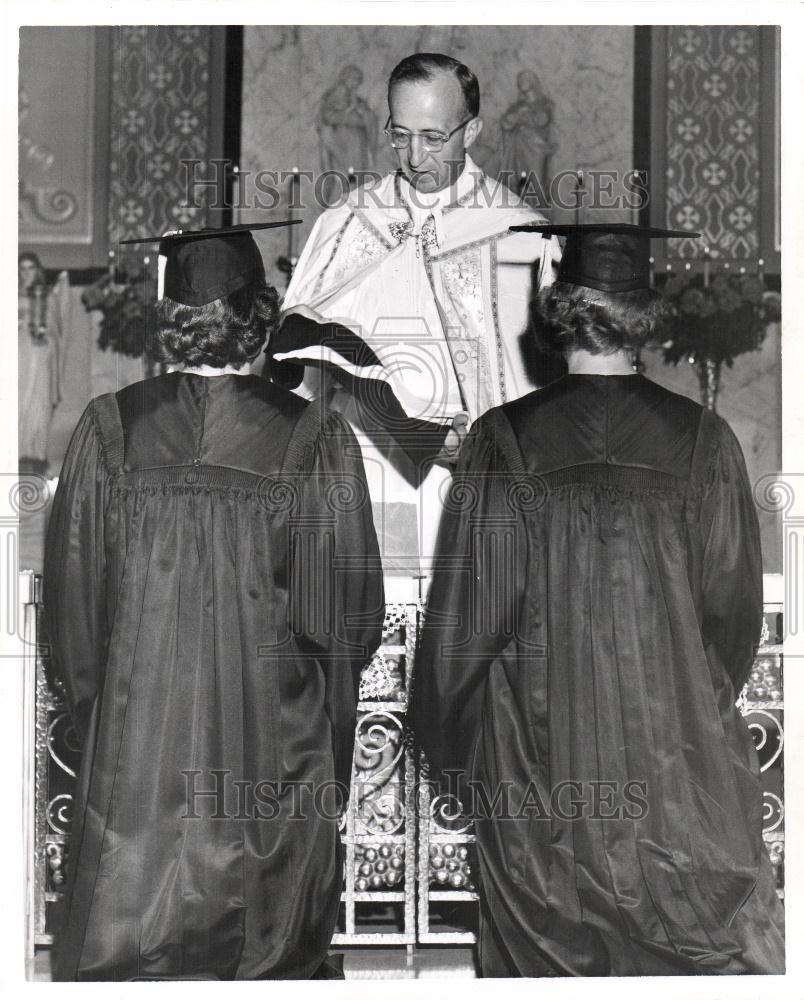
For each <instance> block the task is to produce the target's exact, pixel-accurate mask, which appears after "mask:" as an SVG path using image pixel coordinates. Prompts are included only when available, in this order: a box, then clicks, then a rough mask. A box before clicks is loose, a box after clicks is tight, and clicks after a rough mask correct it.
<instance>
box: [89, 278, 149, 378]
mask: <svg viewBox="0 0 804 1000" xmlns="http://www.w3.org/2000/svg"><path fill="white" fill-rule="evenodd" d="M81 301H82V303H83V304H84V308H85V309H86V310H87V311H88V312H91V311H92V310H95V309H98V310H100V312H101V313H102V314H103V317H102V319H101V323H100V333H99V335H98V347H100V348H101V350H103V351H108V350H112V351H117V352H118V353H119V354H125V355H127V356H128V357H130V358H141V357H143V356H145V357H146V359H147V353H148V338H149V333H150V331H151V330H152V328H153V307H154V303H155V302H156V279H155V278H154V277H153V275H152V274H151V273H150V271H149V270H148V268H147V267H142V268H141V269H140V270H139V271H137V272H135V273H134V274H129V273H128V272H127V271H125V270H122V271H121V270H115V269H114V268H110V269H109V271H108V272H107V273H106V274H104V275H103V276H102V277H101V278H100V279H99V280H98V281H96V282H95V284H94V285H90V286H89V287H88V288H87V289H86V290H85V291H84V293H83V294H82V296H81Z"/></svg>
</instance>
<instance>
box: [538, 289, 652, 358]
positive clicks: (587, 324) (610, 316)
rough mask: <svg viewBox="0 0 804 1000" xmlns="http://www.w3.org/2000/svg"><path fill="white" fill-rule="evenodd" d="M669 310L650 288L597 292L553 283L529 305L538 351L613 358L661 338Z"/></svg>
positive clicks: (542, 290)
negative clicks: (622, 352)
mask: <svg viewBox="0 0 804 1000" xmlns="http://www.w3.org/2000/svg"><path fill="white" fill-rule="evenodd" d="M668 313H669V306H668V305H667V303H666V301H665V300H664V299H663V298H662V297H661V295H660V294H659V293H658V292H656V291H654V290H653V289H651V288H640V289H636V290H635V291H632V292H601V291H598V290H597V289H595V288H584V287H582V286H580V285H572V284H568V283H566V282H562V281H558V282H556V283H555V284H554V285H548V286H547V287H546V288H542V289H541V291H540V292H539V294H538V295H537V296H536V298H535V300H534V301H533V302H532V303H531V318H532V325H533V331H534V334H535V336H536V342H537V344H538V346H539V348H540V349H541V350H542V351H547V352H550V353H554V354H564V355H566V354H567V353H569V352H570V351H573V350H583V351H589V353H590V354H614V352H615V351H619V350H623V349H625V350H629V349H630V350H636V349H638V348H640V347H643V346H644V345H645V344H646V343H647V342H648V341H649V340H656V339H661V334H662V331H663V328H664V323H665V321H666V318H667V316H668Z"/></svg>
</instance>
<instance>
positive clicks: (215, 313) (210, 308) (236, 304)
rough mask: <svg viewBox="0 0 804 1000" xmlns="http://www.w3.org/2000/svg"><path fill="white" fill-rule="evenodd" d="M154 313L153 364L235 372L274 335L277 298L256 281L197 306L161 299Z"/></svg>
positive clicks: (264, 284) (263, 283)
mask: <svg viewBox="0 0 804 1000" xmlns="http://www.w3.org/2000/svg"><path fill="white" fill-rule="evenodd" d="M155 313H156V323H157V325H156V331H155V333H154V353H155V355H156V357H157V359H158V360H159V361H162V362H166V363H168V364H183V365H189V366H191V367H195V366H197V365H211V366H212V367H214V368H224V367H225V366H226V365H233V366H234V367H235V368H240V367H241V366H242V365H244V364H245V363H246V362H247V361H252V360H253V359H254V358H256V357H257V355H258V354H259V352H260V348H261V347H262V346H263V344H264V343H265V340H266V338H270V336H271V334H272V333H273V332H274V331H275V330H276V326H277V319H278V316H279V297H278V295H277V293H276V290H275V289H274V288H272V287H271V286H270V285H268V284H266V282H265V281H259V282H255V283H253V284H250V285H246V286H245V287H244V288H239V289H237V291H234V292H232V293H231V294H230V295H226V296H224V297H223V298H220V299H214V300H213V301H212V302H208V303H207V304H206V305H203V306H186V305H183V304H182V303H180V302H175V301H174V300H173V299H170V298H163V299H160V300H159V301H158V302H157V303H156V307H155Z"/></svg>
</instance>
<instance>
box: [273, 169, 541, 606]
mask: <svg viewBox="0 0 804 1000" xmlns="http://www.w3.org/2000/svg"><path fill="white" fill-rule="evenodd" d="M542 221H545V220H544V219H543V218H542V216H540V215H539V214H538V213H537V212H535V211H533V210H532V209H531V208H529V207H528V206H527V205H525V204H524V203H522V202H521V201H520V200H519V199H518V198H517V197H516V196H515V195H514V194H513V193H512V192H511V191H510V190H509V189H508V188H506V187H505V186H504V185H502V184H499V183H498V182H496V181H494V180H493V179H491V178H489V177H487V176H486V175H485V174H483V173H482V171H480V169H479V168H478V167H477V166H475V164H474V163H473V162H472V161H471V159H469V158H468V157H467V159H466V163H465V166H464V169H463V171H462V172H461V174H460V176H459V177H458V179H457V181H456V182H455V184H453V185H452V186H451V187H450V188H447V189H445V190H443V191H439V192H436V193H434V194H422V193H419V192H416V191H413V190H412V189H411V188H410V185H409V184H408V182H407V181H406V180H405V179H404V178H403V177H401V175H400V174H389V175H387V176H386V177H384V178H382V180H380V181H379V183H376V184H375V185H374V186H368V185H367V186H364V187H360V188H357V189H356V190H355V191H353V192H352V193H351V194H350V196H349V198H348V200H347V201H346V202H345V204H343V205H342V206H339V207H337V208H333V209H330V210H328V211H326V212H324V213H323V215H321V217H320V218H319V219H318V221H317V222H316V224H315V226H314V228H313V231H312V233H311V235H310V238H309V240H308V241H307V244H306V245H305V248H304V250H303V252H302V254H301V257H300V258H299V261H298V264H297V266H296V269H295V272H294V274H293V278H292V280H291V283H290V285H289V287H288V290H287V294H286V296H285V300H284V305H283V313H284V315H286V316H287V315H288V314H292V313H294V312H297V311H298V312H303V313H304V314H305V315H307V316H309V317H312V318H314V319H316V320H317V321H318V322H321V323H325V322H326V321H328V320H329V321H335V322H338V323H340V324H342V325H343V326H345V327H347V328H349V329H350V330H351V331H353V332H354V333H355V334H356V335H357V336H358V337H359V338H360V339H361V340H362V341H363V342H364V343H365V344H367V345H368V347H370V348H371V354H372V357H371V359H370V361H369V362H368V363H361V364H360V365H355V364H354V363H352V362H350V361H349V360H348V359H345V358H344V357H343V356H342V355H340V354H339V353H338V352H337V351H335V350H333V349H332V348H331V347H329V346H328V345H327V343H326V337H324V338H322V340H321V341H319V342H318V343H301V344H284V345H283V346H282V348H281V349H280V350H278V351H277V352H275V353H273V358H274V360H275V361H277V362H283V361H295V362H300V363H304V362H308V363H312V364H318V365H319V366H321V367H324V368H326V367H328V366H335V367H336V368H337V369H339V371H340V372H341V373H343V374H344V375H345V376H348V378H349V379H350V380H352V382H353V384H354V381H353V380H354V379H360V380H365V379H369V380H370V379H374V380H377V381H380V382H386V383H388V385H389V386H390V388H391V390H392V391H393V394H394V395H395V397H396V399H397V400H398V401H399V403H400V405H401V408H402V410H404V413H405V414H406V415H407V416H408V417H411V418H414V419H420V420H426V421H431V422H434V423H440V424H450V423H451V421H452V418H453V417H454V416H455V415H456V414H457V413H459V412H461V411H463V412H466V413H467V414H468V415H469V418H470V420H474V419H475V418H476V417H478V416H479V415H480V414H481V413H484V412H485V411H486V410H488V409H489V408H490V407H492V406H496V405H498V404H500V403H503V402H505V401H506V400H511V399H516V398H518V397H519V396H522V395H524V394H525V393H527V392H529V391H531V390H532V389H533V388H534V385H533V382H532V381H531V380H530V379H529V377H528V374H527V370H526V361H525V358H526V353H525V352H523V341H524V339H525V331H526V328H527V321H528V303H529V301H530V298H531V297H532V294H535V291H536V290H537V288H538V287H541V286H542V285H544V284H548V283H550V282H551V281H552V280H553V278H554V267H555V266H556V265H557V263H558V258H559V250H558V245H557V243H556V241H555V240H554V239H549V238H544V237H542V236H541V235H540V234H538V233H513V234H512V233H509V227H510V226H514V225H523V224H527V223H535V222H542ZM315 384H316V379H315V378H313V379H311V378H309V377H308V378H306V379H305V386H306V387H307V390H308V391H313V392H314V391H315ZM341 407H342V409H343V410H344V412H345V413H346V415H347V416H348V417H349V418H350V420H351V421H352V422H353V426H354V427H355V430H356V432H357V433H358V436H359V438H360V440H361V446H362V447H363V455H364V460H365V464H366V473H367V476H368V480H369V486H370V488H371V489H372V500H373V501H374V504H375V519H376V520H377V528H378V535H379V537H380V544H381V547H382V548H383V549H384V551H383V555H384V559H385V563H386V570H387V571H394V572H399V573H402V574H406V575H413V576H418V575H421V574H424V575H427V573H428V569H429V567H428V566H427V562H428V561H429V558H430V557H431V555H432V548H433V545H434V541H435V531H436V528H437V524H438V520H439V516H440V504H439V503H438V500H437V491H438V488H439V486H441V484H442V481H443V480H444V479H445V478H446V475H447V474H446V472H445V471H444V470H442V469H440V468H434V469H433V470H432V471H431V472H430V474H429V475H428V476H427V479H426V480H425V482H424V484H423V486H422V487H421V488H420V489H418V490H417V486H416V485H411V482H410V477H408V478H405V475H404V473H403V472H400V470H402V466H403V464H404V462H403V461H395V460H394V455H393V450H394V449H393V442H391V441H390V440H386V441H384V442H382V446H380V447H378V442H377V433H378V429H377V427H373V430H372V434H371V436H370V437H369V436H367V435H366V434H365V433H361V431H365V429H366V427H367V425H368V424H370V423H371V424H372V425H373V423H374V422H373V421H371V420H370V419H368V420H367V419H365V416H366V415H365V413H363V414H362V416H361V414H360V413H358V412H356V411H355V408H354V407H350V406H349V405H348V404H345V403H342V404H341ZM389 456H390V457H389ZM403 504H405V505H411V504H414V505H415V506H416V508H417V512H418V516H417V517H415V519H414V518H412V516H411V515H412V514H413V512H412V511H408V512H407V513H406V512H405V511H404V510H402V509H401V508H400V506H399V505H403ZM383 508H384V509H383ZM403 524H408V525H409V526H410V527H413V526H414V525H415V530H416V534H417V536H418V537H417V538H416V539H415V540H414V541H415V545H414V544H412V541H411V539H410V538H409V537H408V532H405V530H404V529H403V528H402V525H403ZM400 531H401V532H402V534H403V535H404V536H405V537H403V538H400V537H396V538H395V537H394V535H395V532H396V534H397V536H398V534H399V532H400ZM420 560H421V561H420ZM386 579H388V575H387V576H386ZM390 589H391V590H393V586H391V588H390Z"/></svg>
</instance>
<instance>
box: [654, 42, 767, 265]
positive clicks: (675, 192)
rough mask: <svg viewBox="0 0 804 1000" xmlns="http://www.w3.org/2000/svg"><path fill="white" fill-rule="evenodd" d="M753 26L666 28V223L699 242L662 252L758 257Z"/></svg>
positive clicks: (756, 46) (756, 47)
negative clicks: (689, 231)
mask: <svg viewBox="0 0 804 1000" xmlns="http://www.w3.org/2000/svg"><path fill="white" fill-rule="evenodd" d="M759 125H760V121H759V28H758V27H756V26H751V27H739V26H736V25H729V26H727V27H722V26H708V25H706V26H695V27H671V28H669V29H668V31H667V121H666V138H667V174H666V177H667V188H666V199H667V224H668V225H669V226H671V227H674V228H688V229H695V230H696V231H698V232H700V233H702V237H703V238H702V239H701V240H674V241H673V242H672V245H671V247H670V248H668V253H669V255H671V256H673V257H698V256H700V252H701V251H700V247H701V245H702V244H703V245H706V246H709V248H710V251H711V254H712V258H713V259H716V258H718V257H726V258H730V259H737V260H746V259H756V258H757V257H758V256H759V188H758V185H759Z"/></svg>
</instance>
